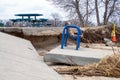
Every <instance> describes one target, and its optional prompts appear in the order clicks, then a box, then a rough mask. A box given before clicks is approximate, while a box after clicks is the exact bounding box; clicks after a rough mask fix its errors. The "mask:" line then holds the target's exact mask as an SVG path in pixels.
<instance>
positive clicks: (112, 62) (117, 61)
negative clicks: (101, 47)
mask: <svg viewBox="0 0 120 80" xmlns="http://www.w3.org/2000/svg"><path fill="white" fill-rule="evenodd" d="M55 70H56V71H57V72H58V73H61V74H73V75H80V76H107V77H120V54H113V55H110V56H106V57H104V58H103V59H101V60H100V61H99V62H98V63H95V64H90V65H86V66H69V67H66V68H56V69H55Z"/></svg>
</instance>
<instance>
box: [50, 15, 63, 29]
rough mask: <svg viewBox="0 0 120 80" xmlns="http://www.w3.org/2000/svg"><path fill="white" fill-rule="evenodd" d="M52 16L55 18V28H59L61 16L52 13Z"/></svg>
mask: <svg viewBox="0 0 120 80" xmlns="http://www.w3.org/2000/svg"><path fill="white" fill-rule="evenodd" d="M51 16H52V17H53V20H54V26H55V27H57V26H58V25H59V21H60V19H61V16H60V15H59V14H58V13H52V14H51Z"/></svg>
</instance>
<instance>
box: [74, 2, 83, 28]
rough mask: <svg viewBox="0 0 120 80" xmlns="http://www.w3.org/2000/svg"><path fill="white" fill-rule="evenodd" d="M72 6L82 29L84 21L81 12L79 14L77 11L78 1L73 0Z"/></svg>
mask: <svg viewBox="0 0 120 80" xmlns="http://www.w3.org/2000/svg"><path fill="white" fill-rule="evenodd" d="M74 5H75V9H76V12H77V15H78V18H79V21H80V26H81V27H84V21H83V18H82V15H81V12H80V10H79V1H78V0H75V2H74Z"/></svg>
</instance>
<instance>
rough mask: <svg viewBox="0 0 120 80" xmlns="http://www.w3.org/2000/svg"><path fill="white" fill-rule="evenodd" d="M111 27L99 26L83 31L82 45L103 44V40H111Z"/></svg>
mask: <svg viewBox="0 0 120 80" xmlns="http://www.w3.org/2000/svg"><path fill="white" fill-rule="evenodd" d="M112 28H113V27H112V26H100V27H96V28H89V29H86V30H84V32H83V36H84V37H83V38H82V42H84V43H103V42H104V38H108V39H111V31H112Z"/></svg>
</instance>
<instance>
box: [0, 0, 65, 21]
mask: <svg viewBox="0 0 120 80" xmlns="http://www.w3.org/2000/svg"><path fill="white" fill-rule="evenodd" d="M22 13H23V14H24V13H38V14H43V16H41V17H40V18H48V19H52V17H51V14H52V13H58V14H59V15H60V16H61V18H62V20H65V19H66V16H67V13H65V12H64V11H63V10H62V9H60V8H56V6H54V5H53V4H52V3H51V2H48V1H46V0H0V19H2V20H3V19H4V20H5V19H15V18H20V17H17V16H14V15H15V14H22Z"/></svg>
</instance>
